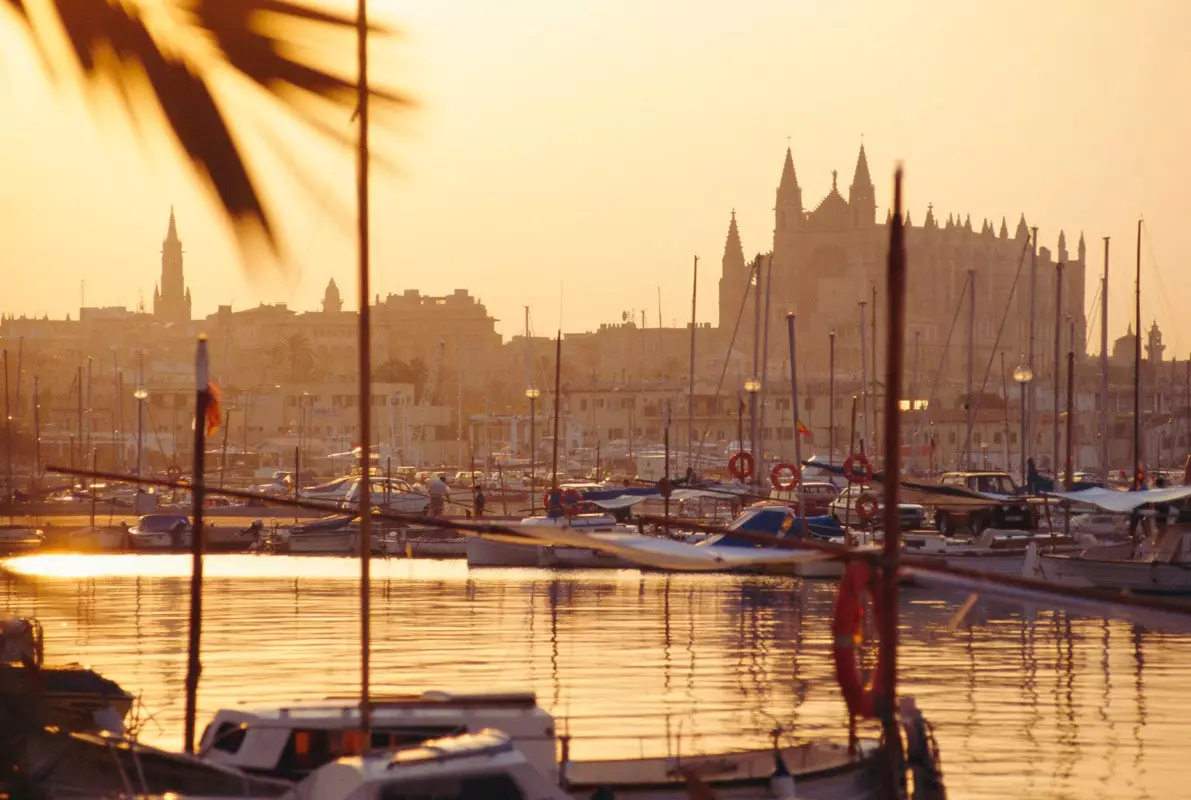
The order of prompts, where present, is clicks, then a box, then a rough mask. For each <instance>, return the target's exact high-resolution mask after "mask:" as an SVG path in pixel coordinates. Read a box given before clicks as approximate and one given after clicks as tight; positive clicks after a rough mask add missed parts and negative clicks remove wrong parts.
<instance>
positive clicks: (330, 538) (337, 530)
mask: <svg viewBox="0 0 1191 800" xmlns="http://www.w3.org/2000/svg"><path fill="white" fill-rule="evenodd" d="M352 520H353V517H352V515H351V514H339V515H335V516H330V517H322V518H321V519H316V520H311V521H309V522H300V523H298V524H296V525H290V526H288V527H285V528H281V529H280V530H278V531H275V532H274V533H273V535H272V537H271V541H272V546H273V549H274V550H277V551H279V552H283V553H321V554H327V555H346V554H348V553H354V552H355V551H356V548H357V544H356V543H357V539H356V530H357V529H356V528H355V527H354V526H353V525H352Z"/></svg>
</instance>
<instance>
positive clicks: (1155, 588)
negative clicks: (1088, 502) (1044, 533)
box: [1037, 554, 1191, 595]
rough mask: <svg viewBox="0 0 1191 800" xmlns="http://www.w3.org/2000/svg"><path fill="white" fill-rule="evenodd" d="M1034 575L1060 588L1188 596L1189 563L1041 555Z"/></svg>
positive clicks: (1190, 567)
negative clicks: (1087, 588)
mask: <svg viewBox="0 0 1191 800" xmlns="http://www.w3.org/2000/svg"><path fill="white" fill-rule="evenodd" d="M1105 555H1107V554H1105ZM1037 575H1038V577H1040V578H1041V579H1043V580H1046V581H1051V582H1052V583H1057V584H1060V585H1063V586H1084V587H1089V586H1090V587H1094V588H1098V589H1118V590H1121V591H1129V592H1136V593H1138V594H1170V595H1191V564H1167V563H1163V562H1158V561H1131V560H1124V559H1119V558H1118V559H1114V558H1109V557H1096V556H1092V555H1082V556H1081V555H1041V556H1039V558H1038V566H1037Z"/></svg>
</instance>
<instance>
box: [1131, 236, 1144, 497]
mask: <svg viewBox="0 0 1191 800" xmlns="http://www.w3.org/2000/svg"><path fill="white" fill-rule="evenodd" d="M1133 305H1134V309H1133V317H1134V318H1133V322H1134V325H1135V326H1136V327H1135V328H1134V334H1135V335H1136V336H1135V338H1134V340H1133V488H1134V489H1142V488H1144V487H1143V486H1142V468H1141V459H1142V452H1141V220H1138V221H1137V279H1136V283H1135V285H1134V291H1133Z"/></svg>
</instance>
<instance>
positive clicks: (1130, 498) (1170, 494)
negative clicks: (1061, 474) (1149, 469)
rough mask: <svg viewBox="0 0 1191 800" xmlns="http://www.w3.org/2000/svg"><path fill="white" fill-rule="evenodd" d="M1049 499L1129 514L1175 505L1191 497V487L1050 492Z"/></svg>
mask: <svg viewBox="0 0 1191 800" xmlns="http://www.w3.org/2000/svg"><path fill="white" fill-rule="evenodd" d="M1046 496H1047V497H1053V498H1055V499H1057V500H1069V501H1071V502H1072V503H1084V504H1086V505H1089V506H1095V507H1096V508H1102V509H1104V510H1105V511H1111V512H1113V513H1114V514H1128V513H1130V512H1131V511H1134V510H1136V509H1138V508H1141V507H1142V506H1144V505H1150V504H1154V503H1174V502H1177V501H1179V500H1183V499H1185V498H1188V497H1191V486H1171V487H1168V488H1165V489H1142V490H1141V491H1137V492H1118V491H1116V490H1115V489H1084V490H1083V491H1082V492H1048V493H1047V495H1046Z"/></svg>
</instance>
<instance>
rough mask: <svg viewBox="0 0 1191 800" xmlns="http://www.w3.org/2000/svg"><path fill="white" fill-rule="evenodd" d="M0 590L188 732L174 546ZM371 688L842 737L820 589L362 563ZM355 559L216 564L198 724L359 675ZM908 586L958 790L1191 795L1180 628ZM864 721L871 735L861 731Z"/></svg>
mask: <svg viewBox="0 0 1191 800" xmlns="http://www.w3.org/2000/svg"><path fill="white" fill-rule="evenodd" d="M9 563H10V565H12V566H17V567H18V568H19V569H21V570H22V571H25V572H28V573H31V574H36V575H38V576H41V577H39V578H38V580H37V581H35V582H29V583H22V584H20V585H16V584H9V585H7V587H6V588H5V589H3V590H2V591H3V592H4V593H5V595H4V605H5V607H6V609H7V610H8V611H9V612H11V613H18V614H24V615H33V616H36V617H38V618H39V619H41V620H42V622H43V624H44V626H45V631H46V653H47V660H49V661H51V662H63V661H80V662H83V663H86V664H89V665H90V666H92V667H94V668H95V669H97V670H99V671H100V672H102V673H104V674H105V675H107V676H109V677H111V678H113V679H115V680H116V681H118V682H119V683H120V684H122V685H123V686H124V687H125V688H127V689H129V690H130V691H132V692H133V693H134V694H138V695H139V696H140V700H141V703H142V704H143V709H142V714H141V736H142V738H144V739H145V740H147V741H150V742H153V743H156V744H160V745H163V746H168V747H179V746H180V744H181V731H182V709H183V699H182V698H183V681H184V678H185V670H186V653H185V651H186V621H187V617H188V601H187V592H188V585H189V580H188V575H189V561H188V559H187V557H185V556H172V555H163V556H153V555H150V556H145V555H141V556H70V555H61V556H55V555H46V556H33V557H27V558H23V559H17V560H15V561H11V562H9ZM373 563H374V565H373V574H374V586H373V596H372V602H373V625H372V631H373V651H372V665H373V683H374V688H375V691H376V692H377V693H378V694H379V693H382V692H396V691H420V690H422V689H427V688H437V689H457V690H472V691H475V690H480V689H492V690H511V689H526V688H529V689H533V690H534V691H536V692H537V694H538V697H539V700H540V702H541V703H542V704H543V705H544V706H546V707H547V708H549V709H551V710H552V711H553V712H554V713H555V714H556V715H557V716H558V717H560V719H561V718H564V717H565V718H566V720H565V721H560V722H559V726H558V727H559V729H560V730H564V731H566V730H569V732H570V733H571V734H572V736H573V737H574V740H573V745H572V750H573V753H574V755H575V756H576V757H580V758H582V757H603V756H618V755H640V754H665V753H676V752H681V753H692V752H695V751H698V750H713V749H723V748H731V747H739V746H744V745H748V746H765V745H766V744H767V743H768V742H769V740H770V732H771V731H773V730H774V729H775V728H781V729H783V730H784V731H786V733H785V734H784V735H786V736H787V737H788V738H791V739H794V740H801V739H806V738H813V737H817V736H831V737H833V738H837V739H843V737H844V736H845V735H846V727H845V726H846V715H845V711H844V706H843V702H842V700H841V699H840V696H839V693H838V691H837V688H836V683H835V678H834V672H833V667H832V663H831V660H830V650H829V647H830V635H829V634H830V617H831V612H832V603H833V600H834V585H833V584H830V583H824V582H800V581H796V580H792V579H779V578H754V577H737V576H723V575H664V574H642V573H639V572H637V571H631V570H625V571H600V572H581V573H580V572H565V573H562V572H549V571H545V570H536V569H526V570H471V571H469V570H468V569H467V567H466V565H465V564H464V563H463V562H461V561H453V562H452V561H442V562H432V561H405V560H391V561H375V562H373ZM357 570H358V564H357V563H356V562H355V561H352V560H349V559H335V558H294V557H283V556H239V555H233V556H213V557H210V558H209V559H208V560H207V578H208V579H207V584H206V593H205V598H206V600H205V616H204V650H203V676H202V683H201V687H200V697H199V706H200V717H199V725H200V727H201V726H202V725H204V724H205V723H206V722H207V720H209V718H210V716H211V714H212V713H213V712H214V711H215V710H216V709H217V708H220V707H226V706H233V705H237V704H247V705H276V704H284V703H286V702H290V701H294V700H299V699H319V698H323V697H326V696H328V695H349V694H351V693H352V692H355V691H356V690H357V688H358V664H359V649H358V623H357V619H358V616H357V614H358V607H359V595H358V585H357V582H356V575H357ZM962 600H963V598H962V597H948V598H942V599H941V598H940V597H939V596H938V595H937V594H932V593H926V592H923V591H921V590H913V589H911V590H907V591H906V592H905V597H904V601H903V607H902V639H901V641H902V648H901V659H900V666H901V669H900V676H901V677H900V680H901V691H902V692H903V693H906V694H911V695H914V696H915V697H916V698H917V699H918V702H919V705H920V706H921V707H922V709H923V711H924V712H925V714H926V715H927V717H928V719H930V720H931V721H932V722H933V723H934V725H935V731H936V735H937V738H938V740H939V745H940V747H941V749H942V754H943V766H944V770H945V775H946V778H947V784H948V789H949V792H950V795H951V797H953V798H960V799H962V798H1005V797H1036V798H1067V797H1080V798H1100V797H1103V798H1114V800H1115V799H1116V798H1123V797H1151V796H1153V797H1178V796H1186V795H1187V794H1188V789H1187V786H1186V785H1185V784H1186V782H1187V781H1186V777H1185V776H1186V775H1187V769H1186V766H1185V763H1186V760H1187V756H1186V755H1185V750H1186V742H1187V741H1188V740H1189V739H1191V713H1188V712H1189V711H1191V700H1189V699H1188V697H1187V694H1186V691H1185V690H1186V688H1187V687H1188V686H1189V685H1191V636H1186V635H1181V634H1179V635H1176V634H1166V633H1163V632H1160V631H1152V630H1144V629H1141V628H1137V627H1135V626H1131V625H1128V624H1124V623H1118V622H1106V621H1103V620H1097V619H1085V618H1074V617H1068V616H1067V615H1065V614H1063V613H1058V612H1053V611H1049V610H1037V609H1033V610H1031V609H1022V608H1021V607H1020V606H1014V605H1010V604H986V603H980V604H978V605H977V606H976V608H975V609H974V611H973V612H972V614H971V615H970V616H969V617H968V618H967V619H966V620H965V622H964V623H963V624H961V625H960V626H959V627H957V628H955V629H952V628H951V627H950V626H949V622H950V619H951V616H952V614H953V613H954V611H955V609H956V608H957V607H958V605H959V603H960V602H962ZM862 732H864V731H862Z"/></svg>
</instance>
